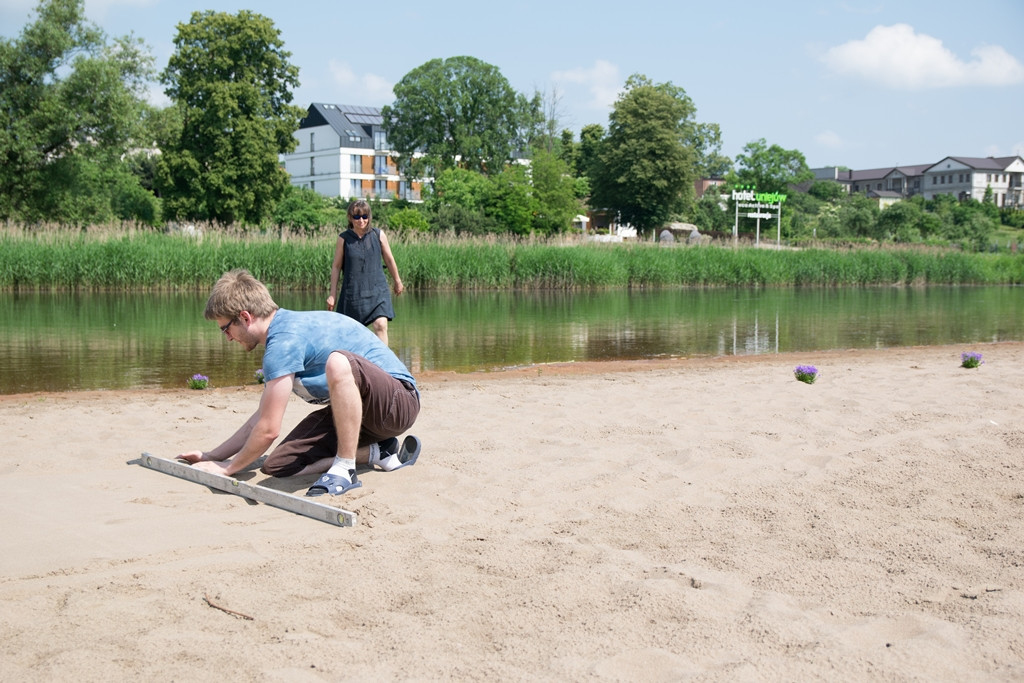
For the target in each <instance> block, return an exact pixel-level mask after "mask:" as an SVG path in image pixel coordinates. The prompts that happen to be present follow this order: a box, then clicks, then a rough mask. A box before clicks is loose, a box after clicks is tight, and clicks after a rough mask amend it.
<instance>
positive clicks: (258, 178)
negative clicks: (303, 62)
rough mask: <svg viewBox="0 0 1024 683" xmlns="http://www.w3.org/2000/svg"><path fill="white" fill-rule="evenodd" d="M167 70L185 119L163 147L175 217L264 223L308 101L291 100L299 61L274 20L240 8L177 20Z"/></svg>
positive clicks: (166, 189)
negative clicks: (281, 159)
mask: <svg viewBox="0 0 1024 683" xmlns="http://www.w3.org/2000/svg"><path fill="white" fill-rule="evenodd" d="M174 45H175V52H174V54H173V55H172V56H171V58H170V60H169V61H168V63H167V68H166V69H165V70H164V72H163V74H162V75H161V81H162V82H163V83H164V85H166V86H167V88H166V90H165V91H164V92H166V93H167V96H168V97H170V98H171V100H172V101H173V102H174V105H173V106H175V107H178V109H179V112H180V117H181V128H180V131H179V134H178V135H177V137H176V138H175V139H173V140H172V141H170V142H169V143H168V146H167V147H166V148H164V149H163V150H162V152H163V154H162V155H161V157H160V161H159V168H158V186H159V187H160V190H161V192H162V194H163V197H164V206H165V211H166V212H167V213H168V214H169V215H171V216H175V217H178V218H189V219H197V220H213V221H217V222H221V223H234V222H236V221H238V222H242V223H258V222H260V221H262V220H264V219H266V218H268V217H270V216H271V214H272V212H273V210H274V207H275V205H276V204H277V202H278V200H279V199H280V198H281V197H282V196H283V195H284V192H285V189H286V188H287V187H288V184H289V181H288V175H287V174H286V173H285V171H284V170H283V169H281V168H280V167H279V165H278V154H281V153H285V152H290V151H292V150H293V149H295V145H296V140H295V138H294V137H293V136H292V133H293V132H294V131H295V130H296V129H298V127H299V121H300V120H301V119H302V117H303V116H304V115H305V110H303V109H302V108H300V107H295V106H292V105H291V104H290V102H291V101H292V88H294V87H296V86H298V84H299V80H298V76H299V70H298V68H297V67H295V66H293V65H292V64H290V63H289V61H288V58H289V57H291V53H290V52H287V51H285V50H284V43H283V42H282V41H281V38H280V32H279V31H278V30H277V29H276V28H275V27H274V22H273V21H271V20H270V19H268V18H267V17H264V16H262V15H259V14H256V13H253V12H250V11H248V10H241V11H240V12H238V14H227V13H224V12H213V11H206V12H193V13H192V18H191V20H190V21H189V23H187V24H178V33H177V35H176V36H175V39H174Z"/></svg>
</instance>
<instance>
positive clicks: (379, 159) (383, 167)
mask: <svg viewBox="0 0 1024 683" xmlns="http://www.w3.org/2000/svg"><path fill="white" fill-rule="evenodd" d="M373 172H374V173H376V174H377V175H387V174H388V158H387V157H385V156H379V155H378V156H375V157H373Z"/></svg>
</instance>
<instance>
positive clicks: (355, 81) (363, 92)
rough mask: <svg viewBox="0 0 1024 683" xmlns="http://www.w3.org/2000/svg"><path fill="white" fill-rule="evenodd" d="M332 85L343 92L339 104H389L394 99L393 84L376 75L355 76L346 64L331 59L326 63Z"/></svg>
mask: <svg viewBox="0 0 1024 683" xmlns="http://www.w3.org/2000/svg"><path fill="white" fill-rule="evenodd" d="M328 68H329V69H330V71H331V79H332V80H333V81H334V84H335V85H336V86H338V87H340V88H341V89H342V90H344V91H345V94H344V96H343V97H342V98H341V100H342V101H340V102H339V103H341V104H366V105H369V106H377V105H385V104H390V103H391V101H392V100H394V99H395V93H394V84H393V83H391V82H390V81H388V80H387V79H386V78H383V77H381V76H377V75H376V74H363V75H362V76H360V75H358V74H356V72H355V71H353V70H352V67H350V66H349V65H348V64H347V63H346V62H339V61H337V60H335V59H332V60H330V61H329V63H328Z"/></svg>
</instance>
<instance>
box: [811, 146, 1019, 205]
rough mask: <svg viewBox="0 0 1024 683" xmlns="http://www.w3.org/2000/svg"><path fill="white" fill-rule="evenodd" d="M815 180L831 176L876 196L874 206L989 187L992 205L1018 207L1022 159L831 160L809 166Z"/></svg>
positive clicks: (980, 193)
mask: <svg viewBox="0 0 1024 683" xmlns="http://www.w3.org/2000/svg"><path fill="white" fill-rule="evenodd" d="M811 170H812V171H813V172H814V177H815V179H816V180H834V181H835V182H838V183H841V184H842V185H844V186H845V187H846V191H847V192H850V193H859V194H864V195H867V196H870V197H872V198H873V199H877V200H879V205H880V206H887V205H889V204H891V203H893V202H894V201H896V200H898V199H901V198H905V197H913V196H915V195H921V196H923V197H924V198H925V199H933V198H934V197H935V196H936V195H940V194H948V195H953V196H954V197H956V198H957V199H961V200H962V199H968V198H970V199H977V200H978V201H981V200H982V199H984V198H985V192H986V191H987V189H988V188H990V187H991V188H992V199H993V201H994V202H995V205H996V206H998V207H1000V208H1003V207H1010V208H1017V209H1022V208H1024V159H1022V158H1021V157H1019V156H1012V157H946V158H945V159H943V160H942V161H940V162H938V163H937V164H916V165H913V166H888V167H885V168H872V169H866V170H860V171H852V170H849V169H842V168H838V167H836V166H827V167H825V168H815V169H811Z"/></svg>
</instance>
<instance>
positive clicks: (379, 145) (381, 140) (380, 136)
mask: <svg viewBox="0 0 1024 683" xmlns="http://www.w3.org/2000/svg"><path fill="white" fill-rule="evenodd" d="M373 148H374V149H387V148H388V134H387V133H385V132H384V131H382V130H375V131H373Z"/></svg>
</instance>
